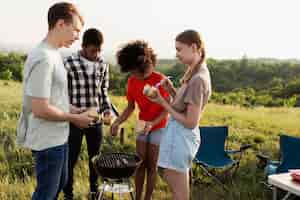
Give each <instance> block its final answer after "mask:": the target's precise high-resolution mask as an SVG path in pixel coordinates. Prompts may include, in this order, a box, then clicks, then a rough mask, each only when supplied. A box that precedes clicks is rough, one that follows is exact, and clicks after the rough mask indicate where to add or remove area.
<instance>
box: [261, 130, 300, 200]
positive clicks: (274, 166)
mask: <svg viewBox="0 0 300 200" xmlns="http://www.w3.org/2000/svg"><path fill="white" fill-rule="evenodd" d="M279 144H280V147H279V148H280V158H279V160H270V158H269V156H266V155H263V154H258V155H257V158H258V159H259V163H260V167H262V168H264V170H265V175H266V178H267V177H268V176H269V175H272V174H278V173H285V172H288V171H289V170H290V169H300V155H299V149H300V138H299V137H294V136H288V135H280V138H279ZM262 183H263V184H264V185H266V186H267V187H268V188H269V189H272V190H273V192H274V190H276V188H274V187H272V186H271V185H269V184H268V183H267V182H266V181H262ZM275 196H276V195H275ZM290 196H292V195H291V193H286V195H285V196H284V198H283V199H288V198H289V197H290Z"/></svg>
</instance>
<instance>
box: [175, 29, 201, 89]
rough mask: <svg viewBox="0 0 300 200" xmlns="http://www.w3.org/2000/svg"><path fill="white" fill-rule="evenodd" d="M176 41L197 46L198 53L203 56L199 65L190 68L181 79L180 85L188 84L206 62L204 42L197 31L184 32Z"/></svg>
mask: <svg viewBox="0 0 300 200" xmlns="http://www.w3.org/2000/svg"><path fill="white" fill-rule="evenodd" d="M176 41H178V42H181V43H184V44H187V45H192V44H196V46H197V48H198V51H199V52H200V54H201V59H200V61H199V63H197V64H196V65H194V66H190V67H189V68H188V69H187V70H186V71H185V73H184V75H183V77H182V78H181V79H180V83H181V84H183V83H187V82H188V81H189V80H190V79H191V78H192V76H193V75H194V74H195V73H196V72H197V71H198V70H199V69H200V67H201V65H202V64H203V63H204V62H205V58H206V52H205V47H204V42H203V40H202V38H201V36H200V34H199V33H198V32H197V31H194V30H186V31H183V32H182V33H180V34H178V35H177V37H176Z"/></svg>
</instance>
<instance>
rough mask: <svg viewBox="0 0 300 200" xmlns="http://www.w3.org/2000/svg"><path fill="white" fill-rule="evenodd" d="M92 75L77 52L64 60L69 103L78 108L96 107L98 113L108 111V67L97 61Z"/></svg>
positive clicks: (109, 107)
mask: <svg viewBox="0 0 300 200" xmlns="http://www.w3.org/2000/svg"><path fill="white" fill-rule="evenodd" d="M97 62H98V65H96V64H95V65H94V66H93V69H92V73H90V74H89V73H88V72H87V71H88V70H87V67H91V66H88V64H87V63H86V61H85V60H84V59H83V58H82V56H81V55H80V53H79V52H77V53H75V54H73V55H71V56H68V57H66V58H65V59H64V64H65V68H66V70H67V72H68V89H69V97H70V103H71V104H72V105H74V106H77V107H79V108H90V107H98V108H99V109H100V112H103V111H106V110H110V109H111V103H110V100H109V97H108V92H107V90H108V87H109V74H108V72H109V65H108V64H107V63H104V62H103V60H102V59H99V60H98V61H97Z"/></svg>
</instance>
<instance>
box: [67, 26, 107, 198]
mask: <svg viewBox="0 0 300 200" xmlns="http://www.w3.org/2000/svg"><path fill="white" fill-rule="evenodd" d="M102 44H103V36H102V33H101V32H100V31H98V30H97V29H94V28H92V29H88V30H86V31H85V33H84V34H83V41H82V49H81V50H80V51H78V52H76V53H75V54H73V55H71V56H69V57H67V58H66V59H65V68H66V69H67V72H68V89H69V97H70V103H71V104H72V105H74V106H76V107H78V108H80V109H81V111H84V110H86V109H88V108H91V107H97V108H99V110H100V112H101V113H102V112H103V113H104V115H111V114H112V112H111V103H110V101H109V97H108V92H107V90H108V85H109V74H108V73H109V70H108V67H109V66H108V64H106V63H104V62H103V59H102V58H101V57H100V52H101V47H102ZM83 136H85V138H86V143H87V150H88V155H89V172H90V174H89V180H90V192H91V193H90V194H91V197H92V199H96V193H97V189H98V185H97V178H98V177H97V174H96V172H95V170H94V168H93V166H92V163H91V159H92V157H93V156H95V155H97V154H98V153H99V149H100V145H101V141H102V124H100V123H98V124H94V125H93V126H90V127H89V128H86V129H80V128H79V127H76V126H75V125H74V124H70V135H69V179H68V183H67V185H66V187H65V188H64V194H65V195H64V197H65V199H73V170H74V166H75V164H76V161H77V160H78V156H79V153H80V148H81V144H82V138H83Z"/></svg>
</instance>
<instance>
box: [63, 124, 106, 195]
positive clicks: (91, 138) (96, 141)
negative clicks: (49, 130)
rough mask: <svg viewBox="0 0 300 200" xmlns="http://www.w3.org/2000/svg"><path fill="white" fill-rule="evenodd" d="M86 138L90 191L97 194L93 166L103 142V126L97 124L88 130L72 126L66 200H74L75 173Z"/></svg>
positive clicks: (65, 192) (95, 174)
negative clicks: (83, 140) (94, 157)
mask: <svg viewBox="0 0 300 200" xmlns="http://www.w3.org/2000/svg"><path fill="white" fill-rule="evenodd" d="M83 136H85V139H86V143H87V150H88V155H89V172H90V174H89V181H90V191H91V192H96V191H97V189H98V184H97V179H98V176H97V173H96V171H95V169H94V167H93V165H92V161H91V160H92V158H93V156H95V155H97V154H98V153H99V150H100V145H101V142H102V125H101V124H97V125H94V126H92V127H89V128H86V129H80V128H77V127H76V126H74V125H72V124H70V135H69V177H68V182H67V185H66V186H65V187H64V195H65V196H64V197H65V199H73V171H74V167H75V164H76V162H77V160H78V157H79V153H80V149H81V144H82V139H83Z"/></svg>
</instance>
